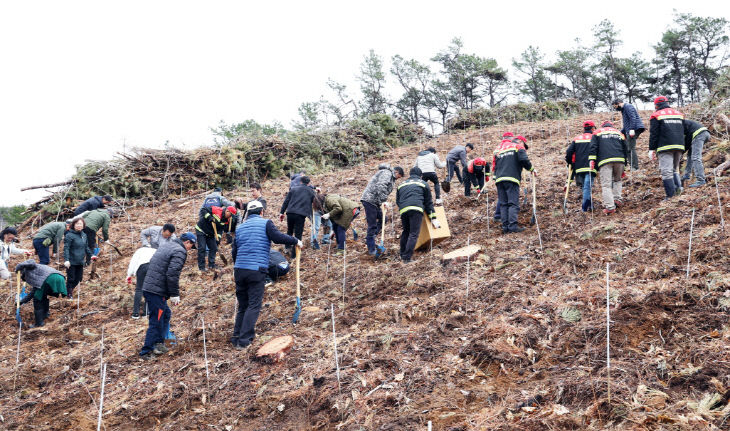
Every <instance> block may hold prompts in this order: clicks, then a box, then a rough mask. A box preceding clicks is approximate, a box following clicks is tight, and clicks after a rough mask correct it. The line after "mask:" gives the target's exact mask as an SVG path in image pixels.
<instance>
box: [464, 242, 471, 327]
mask: <svg viewBox="0 0 730 431" xmlns="http://www.w3.org/2000/svg"><path fill="white" fill-rule="evenodd" d="M469 245H471V235H469V236H468V237H467V238H466V246H467V247H469ZM470 268H471V255H467V256H466V303H465V304H464V314H466V312H467V307H468V306H469V269H470Z"/></svg>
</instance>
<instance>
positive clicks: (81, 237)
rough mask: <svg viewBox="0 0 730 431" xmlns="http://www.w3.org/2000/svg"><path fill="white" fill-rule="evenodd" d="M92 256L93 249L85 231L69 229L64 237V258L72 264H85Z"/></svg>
mask: <svg viewBox="0 0 730 431" xmlns="http://www.w3.org/2000/svg"><path fill="white" fill-rule="evenodd" d="M90 257H91V249H90V248H89V243H88V241H87V238H86V234H85V233H84V231H81V232H78V231H75V230H73V229H69V230H68V231H67V232H66V235H65V236H64V237H63V260H64V261H67V262H69V263H71V265H83V264H84V263H85V262H86V258H90Z"/></svg>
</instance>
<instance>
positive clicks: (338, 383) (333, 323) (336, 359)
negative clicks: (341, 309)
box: [330, 304, 342, 395]
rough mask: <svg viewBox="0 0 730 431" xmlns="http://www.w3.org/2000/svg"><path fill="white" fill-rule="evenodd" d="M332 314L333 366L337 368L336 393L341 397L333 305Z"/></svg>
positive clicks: (331, 305)
mask: <svg viewBox="0 0 730 431" xmlns="http://www.w3.org/2000/svg"><path fill="white" fill-rule="evenodd" d="M330 311H331V313H332V344H333V346H334V349H335V366H336V368H337V391H338V392H339V393H340V395H342V387H341V386H340V360H339V358H338V357H337V332H335V305H334V304H330Z"/></svg>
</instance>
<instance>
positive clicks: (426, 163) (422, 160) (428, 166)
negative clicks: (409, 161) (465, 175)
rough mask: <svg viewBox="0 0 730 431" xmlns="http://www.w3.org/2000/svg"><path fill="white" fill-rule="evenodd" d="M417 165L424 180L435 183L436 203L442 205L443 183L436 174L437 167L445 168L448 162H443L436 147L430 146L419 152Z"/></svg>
mask: <svg viewBox="0 0 730 431" xmlns="http://www.w3.org/2000/svg"><path fill="white" fill-rule="evenodd" d="M415 167H417V168H419V169H420V170H421V172H422V173H421V179H422V180H423V181H431V182H432V183H433V190H434V193H435V195H436V201H435V202H434V203H435V204H436V205H441V203H442V201H441V184H439V178H438V175H436V169H437V168H438V169H443V168H445V167H446V162H442V161H441V160H440V159H439V156H438V155H437V154H436V149H435V148H434V147H428V148H427V149H425V150H423V151H421V152H419V153H418V157H416V164H415ZM401 176H402V175H401Z"/></svg>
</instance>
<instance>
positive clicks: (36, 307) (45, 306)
mask: <svg viewBox="0 0 730 431" xmlns="http://www.w3.org/2000/svg"><path fill="white" fill-rule="evenodd" d="M41 289H43V296H42V297H41V299H40V300H37V299H35V295H34V294H35V292H32V293H31V294H33V295H34V296H33V315H34V317H35V324H36V326H41V325H43V321H44V320H46V318H47V317H48V311H49V307H50V303H49V301H48V290H47V288H46V285H45V284H44V285H43V286H42V287H41Z"/></svg>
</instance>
